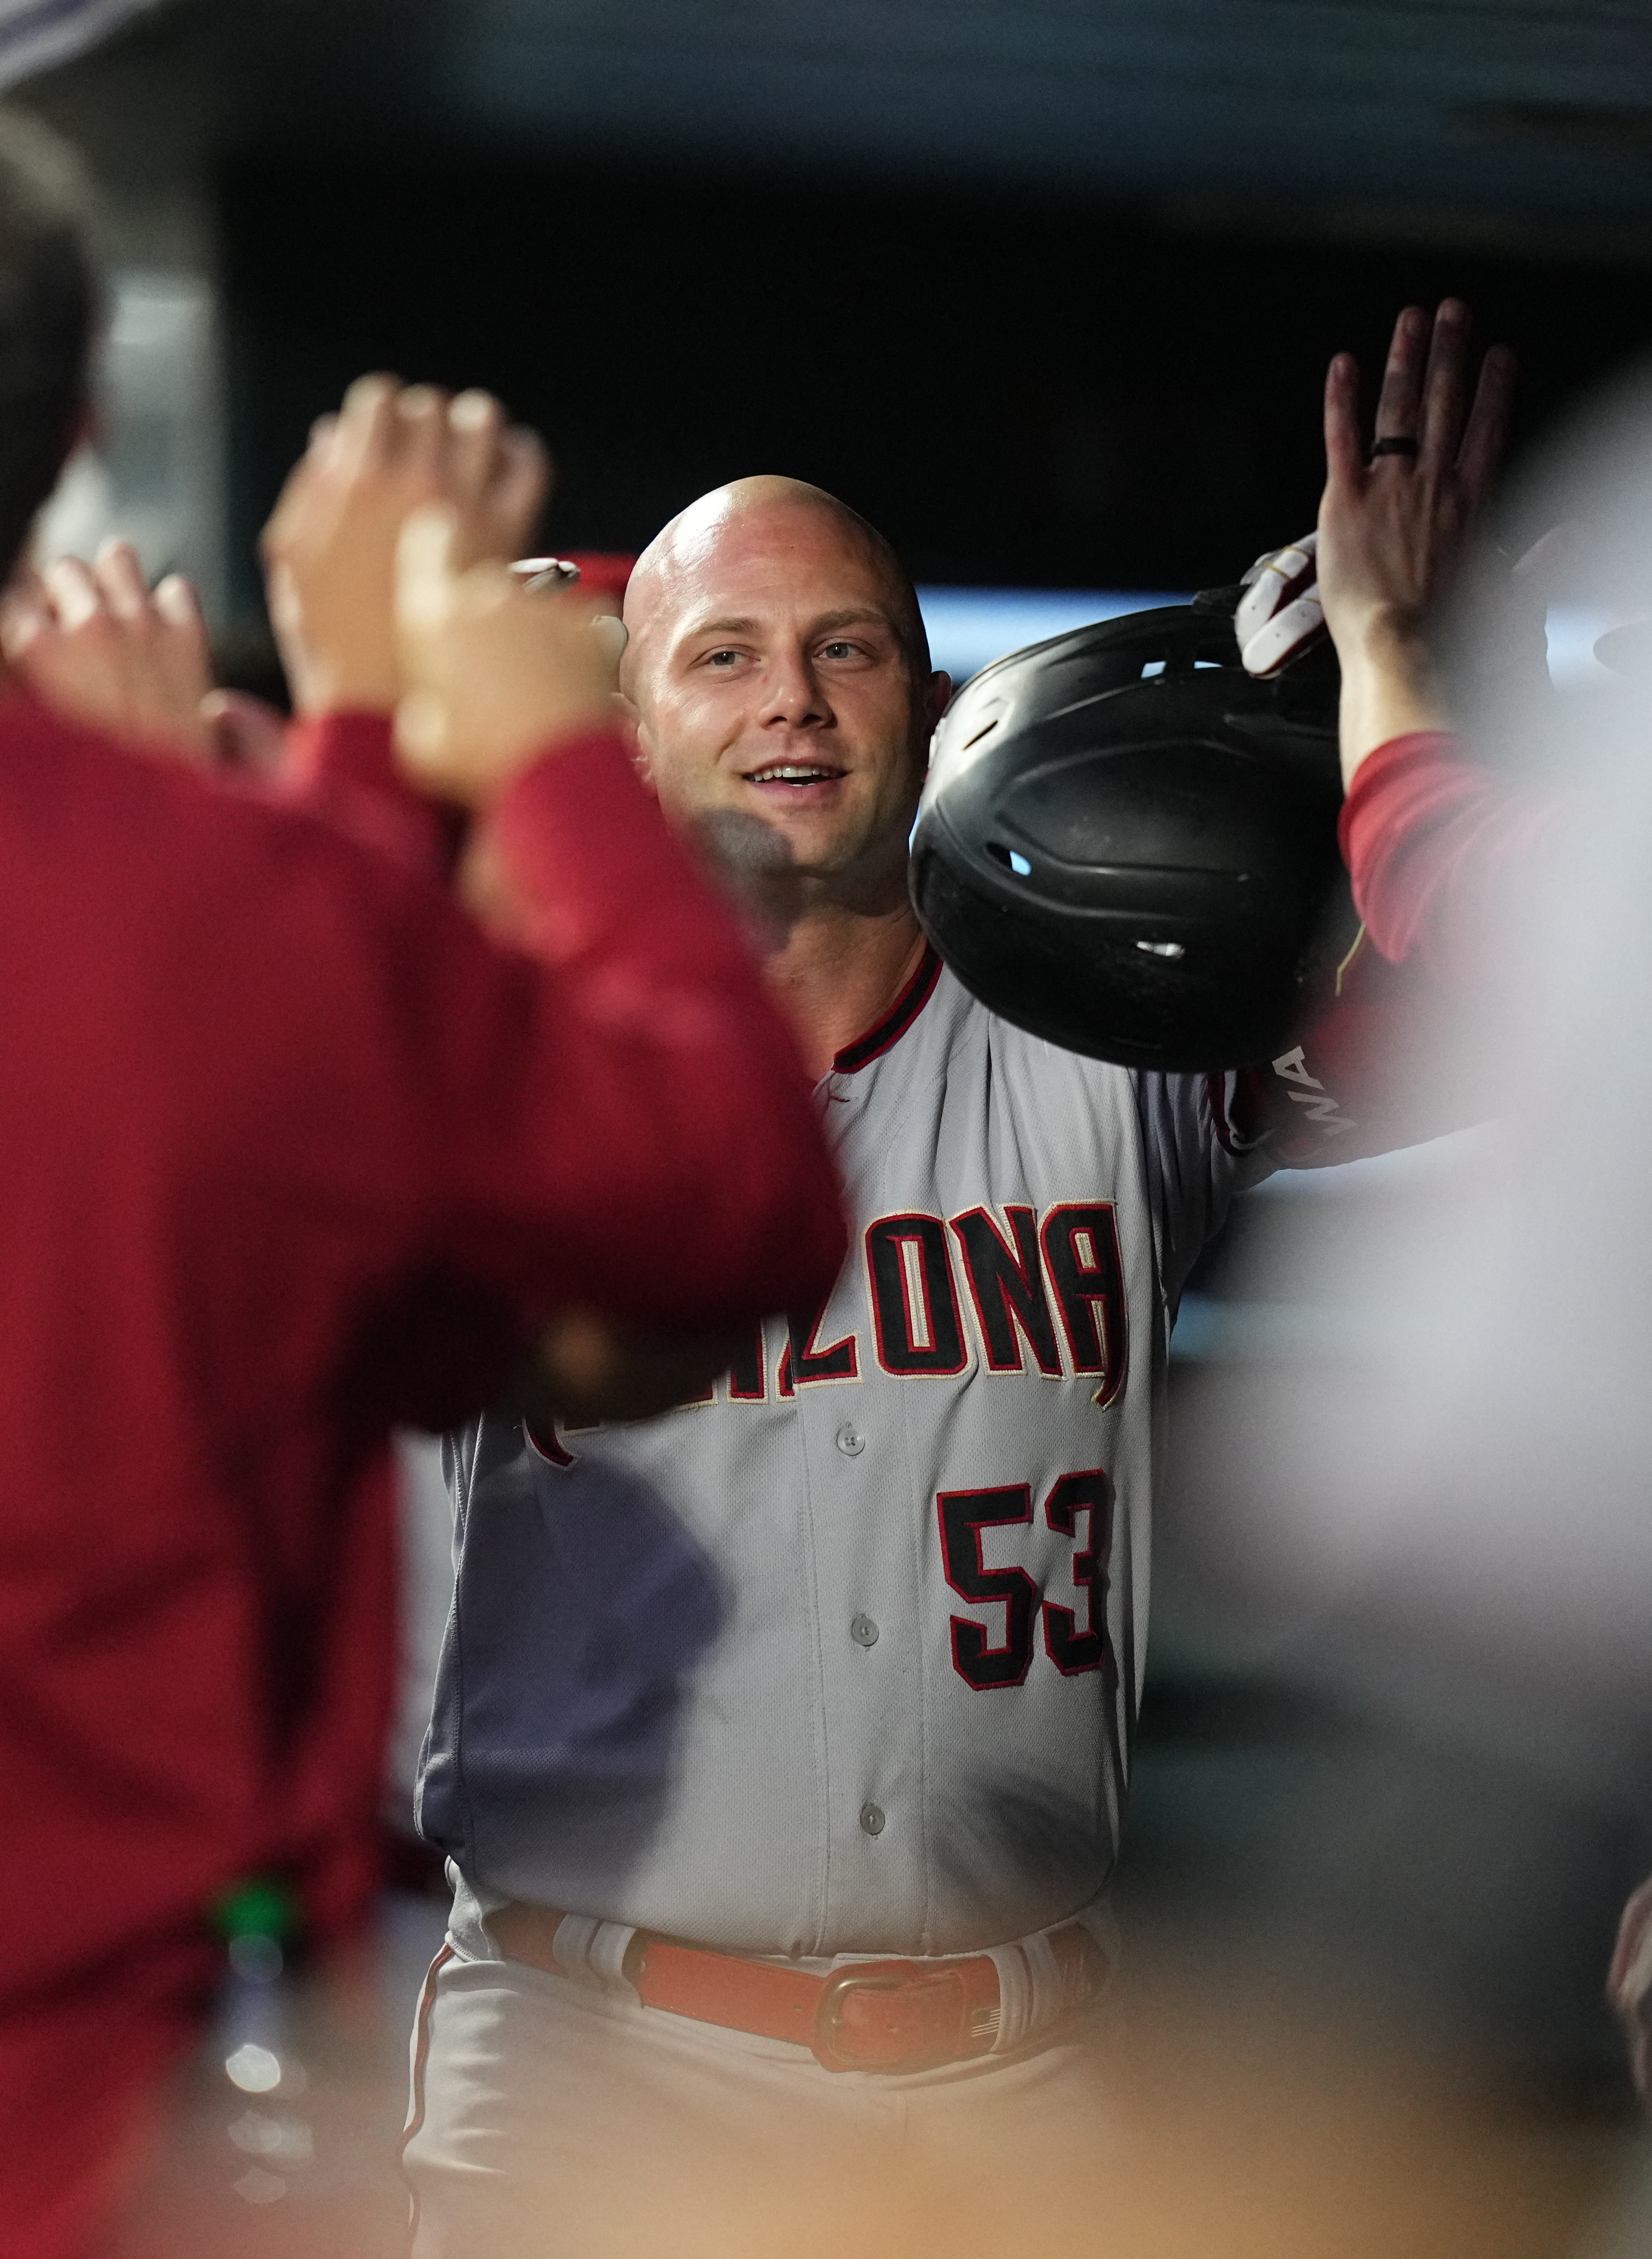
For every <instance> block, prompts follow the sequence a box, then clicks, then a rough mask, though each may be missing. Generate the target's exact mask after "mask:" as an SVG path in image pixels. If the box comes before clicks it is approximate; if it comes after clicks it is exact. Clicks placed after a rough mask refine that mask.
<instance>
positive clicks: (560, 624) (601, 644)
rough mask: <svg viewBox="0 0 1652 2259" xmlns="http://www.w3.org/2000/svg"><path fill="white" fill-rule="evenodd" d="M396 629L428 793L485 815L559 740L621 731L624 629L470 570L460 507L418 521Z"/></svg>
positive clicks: (574, 605)
mask: <svg viewBox="0 0 1652 2259" xmlns="http://www.w3.org/2000/svg"><path fill="white" fill-rule="evenodd" d="M396 625H397V630H398V635H399V665H400V669H401V673H402V680H403V681H404V683H405V685H406V691H405V695H404V696H403V697H402V702H401V704H400V706H399V707H398V709H397V710H396V720H395V740H396V752H397V755H398V758H399V759H400V760H401V762H402V767H403V768H404V769H405V770H406V772H407V773H408V775H409V777H410V778H411V779H412V780H413V781H414V783H416V784H417V785H418V786H419V787H420V788H421V789H422V790H424V791H426V792H430V793H433V794H437V795H440V796H441V797H443V798H445V799H448V800H453V801H458V802H461V803H463V804H464V805H465V806H466V807H469V808H477V809H480V808H485V807H487V806H488V804H489V803H490V802H492V801H493V800H495V798H496V797H497V796H498V795H499V794H500V793H501V792H502V790H503V789H504V787H505V786H506V785H507V784H509V781H510V780H511V779H512V778H513V777H515V776H516V774H517V773H519V772H520V771H521V770H523V769H524V768H525V767H527V766H528V765H529V763H530V761H532V760H533V759H535V757H536V756H537V755H538V753H540V752H544V751H546V750H548V749H549V747H550V746H551V745H553V744H554V743H555V741H556V740H557V739H559V738H571V737H573V736H576V735H578V734H579V733H580V732H581V731H584V730H601V729H611V728H612V727H613V726H614V723H615V718H616V709H615V696H616V687H617V669H618V663H619V653H620V650H621V649H622V648H623V643H624V634H625V631H624V630H623V628H622V627H621V626H620V624H619V623H618V622H617V621H616V620H615V619H613V618H611V617H609V616H606V615H602V614H595V615H594V614H593V613H592V612H591V610H590V609H589V607H588V606H587V604H585V603H583V602H581V601H580V597H579V595H578V594H577V592H572V591H571V592H569V593H568V594H566V595H532V594H530V592H529V591H528V590H527V589H525V588H523V586H522V585H521V583H520V582H519V581H517V580H516V579H515V578H513V576H512V575H511V574H510V573H509V571H508V570H507V569H506V567H504V566H503V565H501V564H498V563H496V562H494V561H492V560H484V561H483V562H481V563H480V564H472V563H468V562H467V561H466V550H465V542H464V528H463V524H462V521H461V517H460V515H459V512H457V511H455V510H450V509H445V508H441V507H436V508H431V509H426V510H419V511H417V512H416V513H415V514H414V516H413V517H410V518H409V520H408V522H407V524H406V527H405V528H404V530H403V531H402V539H401V547H400V557H399V569H398V577H397V590H396Z"/></svg>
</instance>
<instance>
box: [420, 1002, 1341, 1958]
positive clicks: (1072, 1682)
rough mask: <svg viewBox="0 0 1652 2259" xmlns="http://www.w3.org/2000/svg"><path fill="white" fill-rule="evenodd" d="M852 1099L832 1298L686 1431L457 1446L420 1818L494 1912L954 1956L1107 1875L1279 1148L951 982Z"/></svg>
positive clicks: (688, 1411) (833, 1124)
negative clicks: (1225, 1310)
mask: <svg viewBox="0 0 1652 2259" xmlns="http://www.w3.org/2000/svg"><path fill="white" fill-rule="evenodd" d="M1285 1087H1287V1088H1290V1087H1297V1086H1295V1085H1292V1084H1289V1083H1288V1082H1287V1083H1286V1084H1285ZM821 1098H822V1104H823V1106H824V1108H825V1110H826V1118H827V1122H828V1124H829V1129H830V1134H831V1136H832V1137H833V1141H834V1144H835V1150H836V1152H837V1159H838V1162H839V1165H840V1167H841V1168H842V1170H843V1172H844V1179H845V1181H846V1186H847V1189H848V1195H849V1200H850V1202H851V1214H852V1215H854V1217H855V1219H856V1224H855V1231H854V1244H853V1247H852V1251H851V1256H850V1258H849V1260H848V1262H847V1263H846V1264H845V1265H844V1271H843V1272H842V1273H841V1275H840V1277H839V1279H838V1280H837V1286H836V1288H835V1290H834V1292H833V1293H832V1295H831V1297H830V1300H829V1301H828V1302H827V1303H826V1305H825V1307H824V1308H822V1309H821V1310H818V1311H813V1312H808V1313H804V1314H801V1315H794V1316H793V1317H792V1318H790V1319H789V1320H788V1319H785V1318H778V1317H777V1318H775V1319H773V1320H771V1321H770V1322H769V1323H768V1324H767V1325H766V1326H765V1328H764V1329H762V1332H761V1334H760V1336H759V1335H758V1334H757V1333H755V1332H754V1333H753V1335H752V1336H751V1339H750V1340H749V1341H748V1342H747V1343H745V1344H744V1347H743V1348H742V1350H741V1351H740V1353H739V1354H738V1355H737V1357H736V1358H735V1359H734V1361H733V1363H732V1365H731V1366H730V1371H729V1372H728V1373H727V1374H726V1375H724V1376H723V1379H721V1380H719V1381H718V1382H717V1383H716V1386H715V1387H713V1388H711V1389H710V1390H709V1391H707V1393H706V1395H705V1397H704V1398H703V1399H702V1400H701V1402H699V1403H698V1404H694V1405H689V1406H685V1407H682V1408H681V1409H680V1410H679V1411H676V1412H673V1413H671V1414H668V1415H666V1416H665V1417H664V1418H660V1419H656V1420H649V1421H644V1422H635V1423H631V1424H627V1425H618V1426H612V1427H608V1428H603V1429H586V1430H569V1429H559V1430H558V1431H557V1432H555V1433H554V1434H552V1435H542V1436H539V1437H538V1439H537V1440H534V1441H530V1439H529V1438H527V1437H526V1436H525V1435H524V1433H523V1429H521V1427H520V1426H519V1425H517V1424H516V1423H514V1422H507V1421H504V1420H502V1419H493V1418H490V1419H487V1420H484V1421H482V1422H480V1423H478V1425H477V1426H476V1427H475V1428H474V1429H470V1430H468V1431H467V1432H466V1434H465V1435H464V1436H461V1437H459V1438H455V1439H453V1440H452V1442H451V1443H450V1444H449V1446H448V1462H449V1472H450V1479H451V1485H452V1493H453V1498H454V1504H455V1513H456V1526H457V1547H458V1558H459V1576H458V1586H457V1591H456V1596H455V1601H454V1607H453V1614H452V1620H451V1622H450V1625H449V1629H448V1636H447V1641H446V1645H445V1652H444V1657H443V1662H442V1667H441V1672H440V1677H439V1680H438V1690H437V1697H436V1705H435V1713H434V1716H433V1719H432V1723H431V1735H430V1739H429V1742H428V1745H427V1749H426V1759H425V1764H424V1775H423V1779H422V1783H421V1790H420V1820H421V1825H422V1827H423V1828H424V1832H425V1833H426V1834H427V1835H430V1836H431V1837H432V1838H433V1839H434V1840H435V1841H436V1842H438V1843H440V1844H441V1845H442V1846H443V1847H444V1848H445V1849H446V1850H447V1851H448V1853H449V1854H450V1856H452V1858H453V1859H454V1860H456V1861H457V1863H458V1864H459V1868H460V1869H461V1871H462V1872H463V1874H464V1876H465V1878H466V1882H467V1884H468V1885H469V1886H470V1887H471V1889H472V1890H473V1891H474V1893H475V1894H476V1896H477V1898H478V1899H479V1900H480V1901H481V1904H482V1905H483V1906H487V1905H488V1904H490V1903H497V1902H498V1901H499V1900H500V1899H503V1898H525V1899H535V1900H538V1901H539V1902H541V1903H544V1904H547V1905H551V1906H559V1907H561V1908H562V1909H564V1910H565V1911H569V1912H575V1913H588V1914H592V1915H595V1916H597V1917H599V1918H602V1919H606V1920H609V1921H616V1922H621V1923H628V1924H634V1925H636V1926H637V1927H639V1928H647V1929H651V1930H654V1931H659V1932H662V1933H664V1934H666V1935H672V1936H677V1937H682V1938H687V1939H691V1940H694V1941H697V1942H701V1943H705V1944H709V1945H714V1946H723V1947H726V1948H731V1949H741V1950H744V1951H747V1952H759V1953H763V1952H766V1953H776V1954H785V1955H789V1956H821V1955H830V1954H834V1953H839V1952H853V1951H867V1952H877V1953H894V1954H908V1953H910V1954H935V1953H946V1952H957V1951H961V1950H968V1949H977V1948H979V1947H982V1946H985V1945H988V1944H993V1943H996V1942H1000V1941H1003V1940H1006V1939H1009V1938H1014V1937H1018V1936H1021V1935H1025V1934H1026V1933H1027V1932H1029V1931H1030V1930H1032V1929H1035V1928H1039V1927H1041V1926H1042V1925H1043V1924H1046V1923H1049V1922H1052V1921H1057V1920H1059V1919H1060V1918H1061V1917H1062V1916H1064V1915H1065V1914H1067V1913H1072V1912H1073V1911H1075V1910H1076V1909H1078V1908H1079V1907H1081V1906H1085V1905H1086V1904H1088V1903H1089V1902H1090V1901H1091V1900H1092V1899H1094V1898H1095V1897H1096V1895H1097V1893H1098V1892H1100V1890H1101V1889H1102V1887H1103V1885H1105V1883H1106V1880H1107V1875H1108V1873H1109V1871H1110V1869H1111V1867H1112V1864H1113V1861H1114V1854H1115V1850H1116V1847H1117V1842H1118V1834H1119V1822H1120V1814H1121V1808H1122V1801H1123V1796H1124V1790H1125V1785H1126V1783H1127V1780H1128V1778H1129V1755H1130V1744H1131V1736H1132V1733H1133V1729H1134V1724H1135V1718H1136V1704H1137V1700H1138V1698H1139V1694H1140V1688H1141V1678H1142V1669H1143V1638H1144V1632H1145V1625H1146V1615H1147V1592H1148V1562H1149V1553H1150V1531H1151V1520H1152V1504H1153V1494H1154V1487H1155V1479H1156V1473H1157V1461H1158V1457H1159V1453H1160V1450H1161V1429H1162V1422H1163V1407H1164V1379H1165V1371H1166V1364H1167V1358H1168V1350H1169V1336H1170V1325H1171V1316H1172V1315H1173V1313H1174V1309H1175V1306H1176V1302H1177V1300H1178V1296H1179V1293H1180V1291H1181V1286H1182V1282H1183V1280H1184V1279H1185V1278H1186V1273H1187V1271H1188V1269H1189V1267H1190V1266H1191V1265H1192V1263H1193V1258H1194V1257H1195V1255H1196V1254H1197V1253H1198V1251H1199V1249H1200V1246H1201V1245H1202V1244H1203V1243H1204V1241H1205V1240H1206V1239H1207V1236H1209V1235H1210V1233H1211V1232H1212V1231H1214V1229H1216V1227H1217V1226H1218V1225H1219V1223H1220V1222H1221V1218H1222V1215H1223V1214H1224V1212H1225V1209H1226V1207H1227V1203H1228V1198H1229V1195H1230V1194H1231V1193H1232V1191H1233V1190H1234V1188H1235V1186H1236V1185H1238V1184H1240V1183H1241V1182H1243V1181H1246V1180H1248V1179H1250V1178H1253V1177H1255V1176H1257V1175H1260V1174H1263V1173H1264V1172H1265V1171H1266V1169H1267V1168H1268V1166H1270V1165H1271V1163H1270V1162H1269V1160H1268V1159H1267V1158H1265V1155H1264V1151H1262V1150H1261V1149H1260V1148H1259V1147H1256V1146H1250V1147H1247V1145H1246V1144H1245V1143H1244V1141H1243V1138H1242V1137H1241V1135H1240V1134H1239V1133H1238V1132H1237V1131H1236V1130H1235V1126H1234V1115H1235V1111H1236V1110H1239V1109H1237V1108H1235V1105H1234V1103H1233V1102H1232V1101H1234V1099H1235V1088H1234V1087H1233V1085H1232V1083H1231V1081H1230V1083H1229V1085H1228V1087H1226V1088H1225V1089H1224V1088H1223V1087H1220V1086H1219V1087H1216V1088H1214V1090H1213V1088H1212V1087H1211V1086H1210V1085H1209V1084H1208V1083H1207V1080H1205V1079H1204V1078H1200V1077H1174V1076H1155V1075H1150V1074H1138V1073H1134V1072H1128V1071H1126V1070H1124V1069H1122V1068H1119V1067H1114V1066H1108V1065H1103V1064H1100V1063H1099V1062H1097V1061H1095V1060H1091V1059H1086V1058H1078V1057H1076V1056H1074V1055H1073V1054H1072V1053H1069V1052H1064V1051H1057V1050H1055V1049H1054V1048H1053V1047H1051V1046H1050V1045H1049V1044H1045V1043H1043V1042H1042V1041H1040V1040H1039V1039H1038V1038H1036V1037H1031V1036H1029V1035H1026V1034H1024V1033H1022V1031H1021V1030H1017V1029H1015V1028H1012V1027H1010V1026H1009V1025H1008V1023H1005V1022H1003V1021H1001V1020H1000V1019H998V1018H996V1017H995V1016H994V1015H993V1014H991V1013H989V1012H988V1011H986V1009H985V1008H983V1007H982V1006H981V1005H979V1004H978V1003H976V1002H975V1001H973V1000H972V998H971V997H970V996H969V995H968V994H966V993H965V991H964V990H963V989H962V988H961V987H959V986H958V983H957V982H956V981H954V980H952V979H951V975H950V974H947V973H944V972H943V971H941V969H940V968H939V966H938V965H937V964H936V963H935V962H934V961H933V960H930V961H929V963H926V965H925V966H924V968H923V969H922V972H921V973H920V974H919V976H918V978H917V980H915V982H914V984H913V986H912V987H911V989H909V990H908V994H907V995H906V996H904V997H903V998H902V999H901V1001H900V1003H899V1004H897V1006H896V1007H895V1008H894V1011H893V1012H892V1013H891V1014H890V1015H888V1018H887V1020H886V1021H885V1022H884V1023H883V1024H882V1026H881V1027H880V1028H879V1029H877V1030H872V1034H871V1035H870V1036H868V1037H866V1038H865V1039H864V1040H863V1041H862V1042H861V1043H859V1044H855V1045H853V1046H851V1047H850V1049H849V1050H848V1051H844V1052H842V1053H840V1054H839V1056H838V1059H837V1064H836V1066H835V1068H834V1071H833V1072H832V1073H831V1074H830V1075H829V1076H828V1077H827V1078H826V1079H825V1080H824V1082H823V1083H822V1086H821ZM1252 1102H1253V1103H1254V1102H1256V1101H1252ZM1285 1113H1286V1114H1287V1115H1289V1116H1290V1119H1291V1126H1292V1130H1293V1131H1295V1130H1296V1129H1297V1128H1298V1124H1299V1122H1300V1119H1301V1116H1300V1114H1298V1113H1295V1112H1293V1111H1292V1109H1290V1108H1285ZM1346 1142H1347V1143H1348V1144H1356V1143H1357V1140H1356V1139H1354V1138H1349V1139H1348V1140H1347V1141H1346Z"/></svg>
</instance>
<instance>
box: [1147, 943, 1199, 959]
mask: <svg viewBox="0 0 1652 2259" xmlns="http://www.w3.org/2000/svg"><path fill="white" fill-rule="evenodd" d="M1136 947H1137V948H1138V949H1139V950H1140V951H1142V952H1143V955H1144V956H1146V957H1164V958H1178V957H1186V954H1187V951H1186V950H1185V949H1184V948H1183V947H1182V944H1180V942H1179V941H1138V942H1137V943H1136Z"/></svg>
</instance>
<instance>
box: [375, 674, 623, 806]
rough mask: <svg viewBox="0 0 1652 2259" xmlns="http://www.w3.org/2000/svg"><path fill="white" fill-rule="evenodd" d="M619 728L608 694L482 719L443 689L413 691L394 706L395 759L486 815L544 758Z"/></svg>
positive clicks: (424, 786)
mask: <svg viewBox="0 0 1652 2259" xmlns="http://www.w3.org/2000/svg"><path fill="white" fill-rule="evenodd" d="M614 727H615V714H614V707H613V702H612V700H611V699H610V698H608V697H599V698H591V699H578V698H571V699H567V700H544V701H539V702H535V703H534V704H532V705H531V706H524V707H523V708H522V709H519V710H518V711H516V712H515V713H495V714H491V715H489V716H486V717H485V718H482V717H478V716H474V715H466V714H463V713H461V712H459V711H456V710H455V709H454V708H453V707H452V706H450V705H449V703H448V702H447V701H446V700H445V699H444V698H443V697H442V695H440V693H439V692H437V691H431V690H414V691H411V692H409V694H408V695H406V696H405V697H403V698H402V700H401V701H400V702H399V703H398V705H397V706H396V709H395V752H396V759H397V762H398V764H399V766H401V768H402V771H403V772H404V773H405V774H406V775H407V776H408V777H409V779H410V780H411V781H412V782H413V783H414V784H416V785H417V786H418V787H419V788H420V789H421V790H422V791H424V792H431V793H435V794H437V795H439V796H440V797H442V798H443V799H445V800H452V801H457V802H460V803H461V804H462V805H463V806H465V807H466V808H469V809H474V810H475V811H476V812H477V813H479V814H480V813H481V812H482V811H484V810H486V809H489V808H491V807H492V806H493V805H494V804H495V802H496V801H498V800H499V799H500V798H501V797H502V795H504V794H505V793H506V792H507V791H508V790H509V787H511V786H512V785H513V784H515V783H516V780H518V779H519V778H520V777H523V776H524V775H526V773H528V771H529V770H530V769H531V768H535V767H537V766H538V764H539V762H540V761H542V760H545V759H554V758H555V757H556V755H557V754H558V753H559V752H563V751H565V750H566V748H567V747H569V746H571V745H578V744H580V743H582V742H584V741H585V740H587V739H588V738H592V737H595V736H603V737H609V736H612V734H613V731H614Z"/></svg>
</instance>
